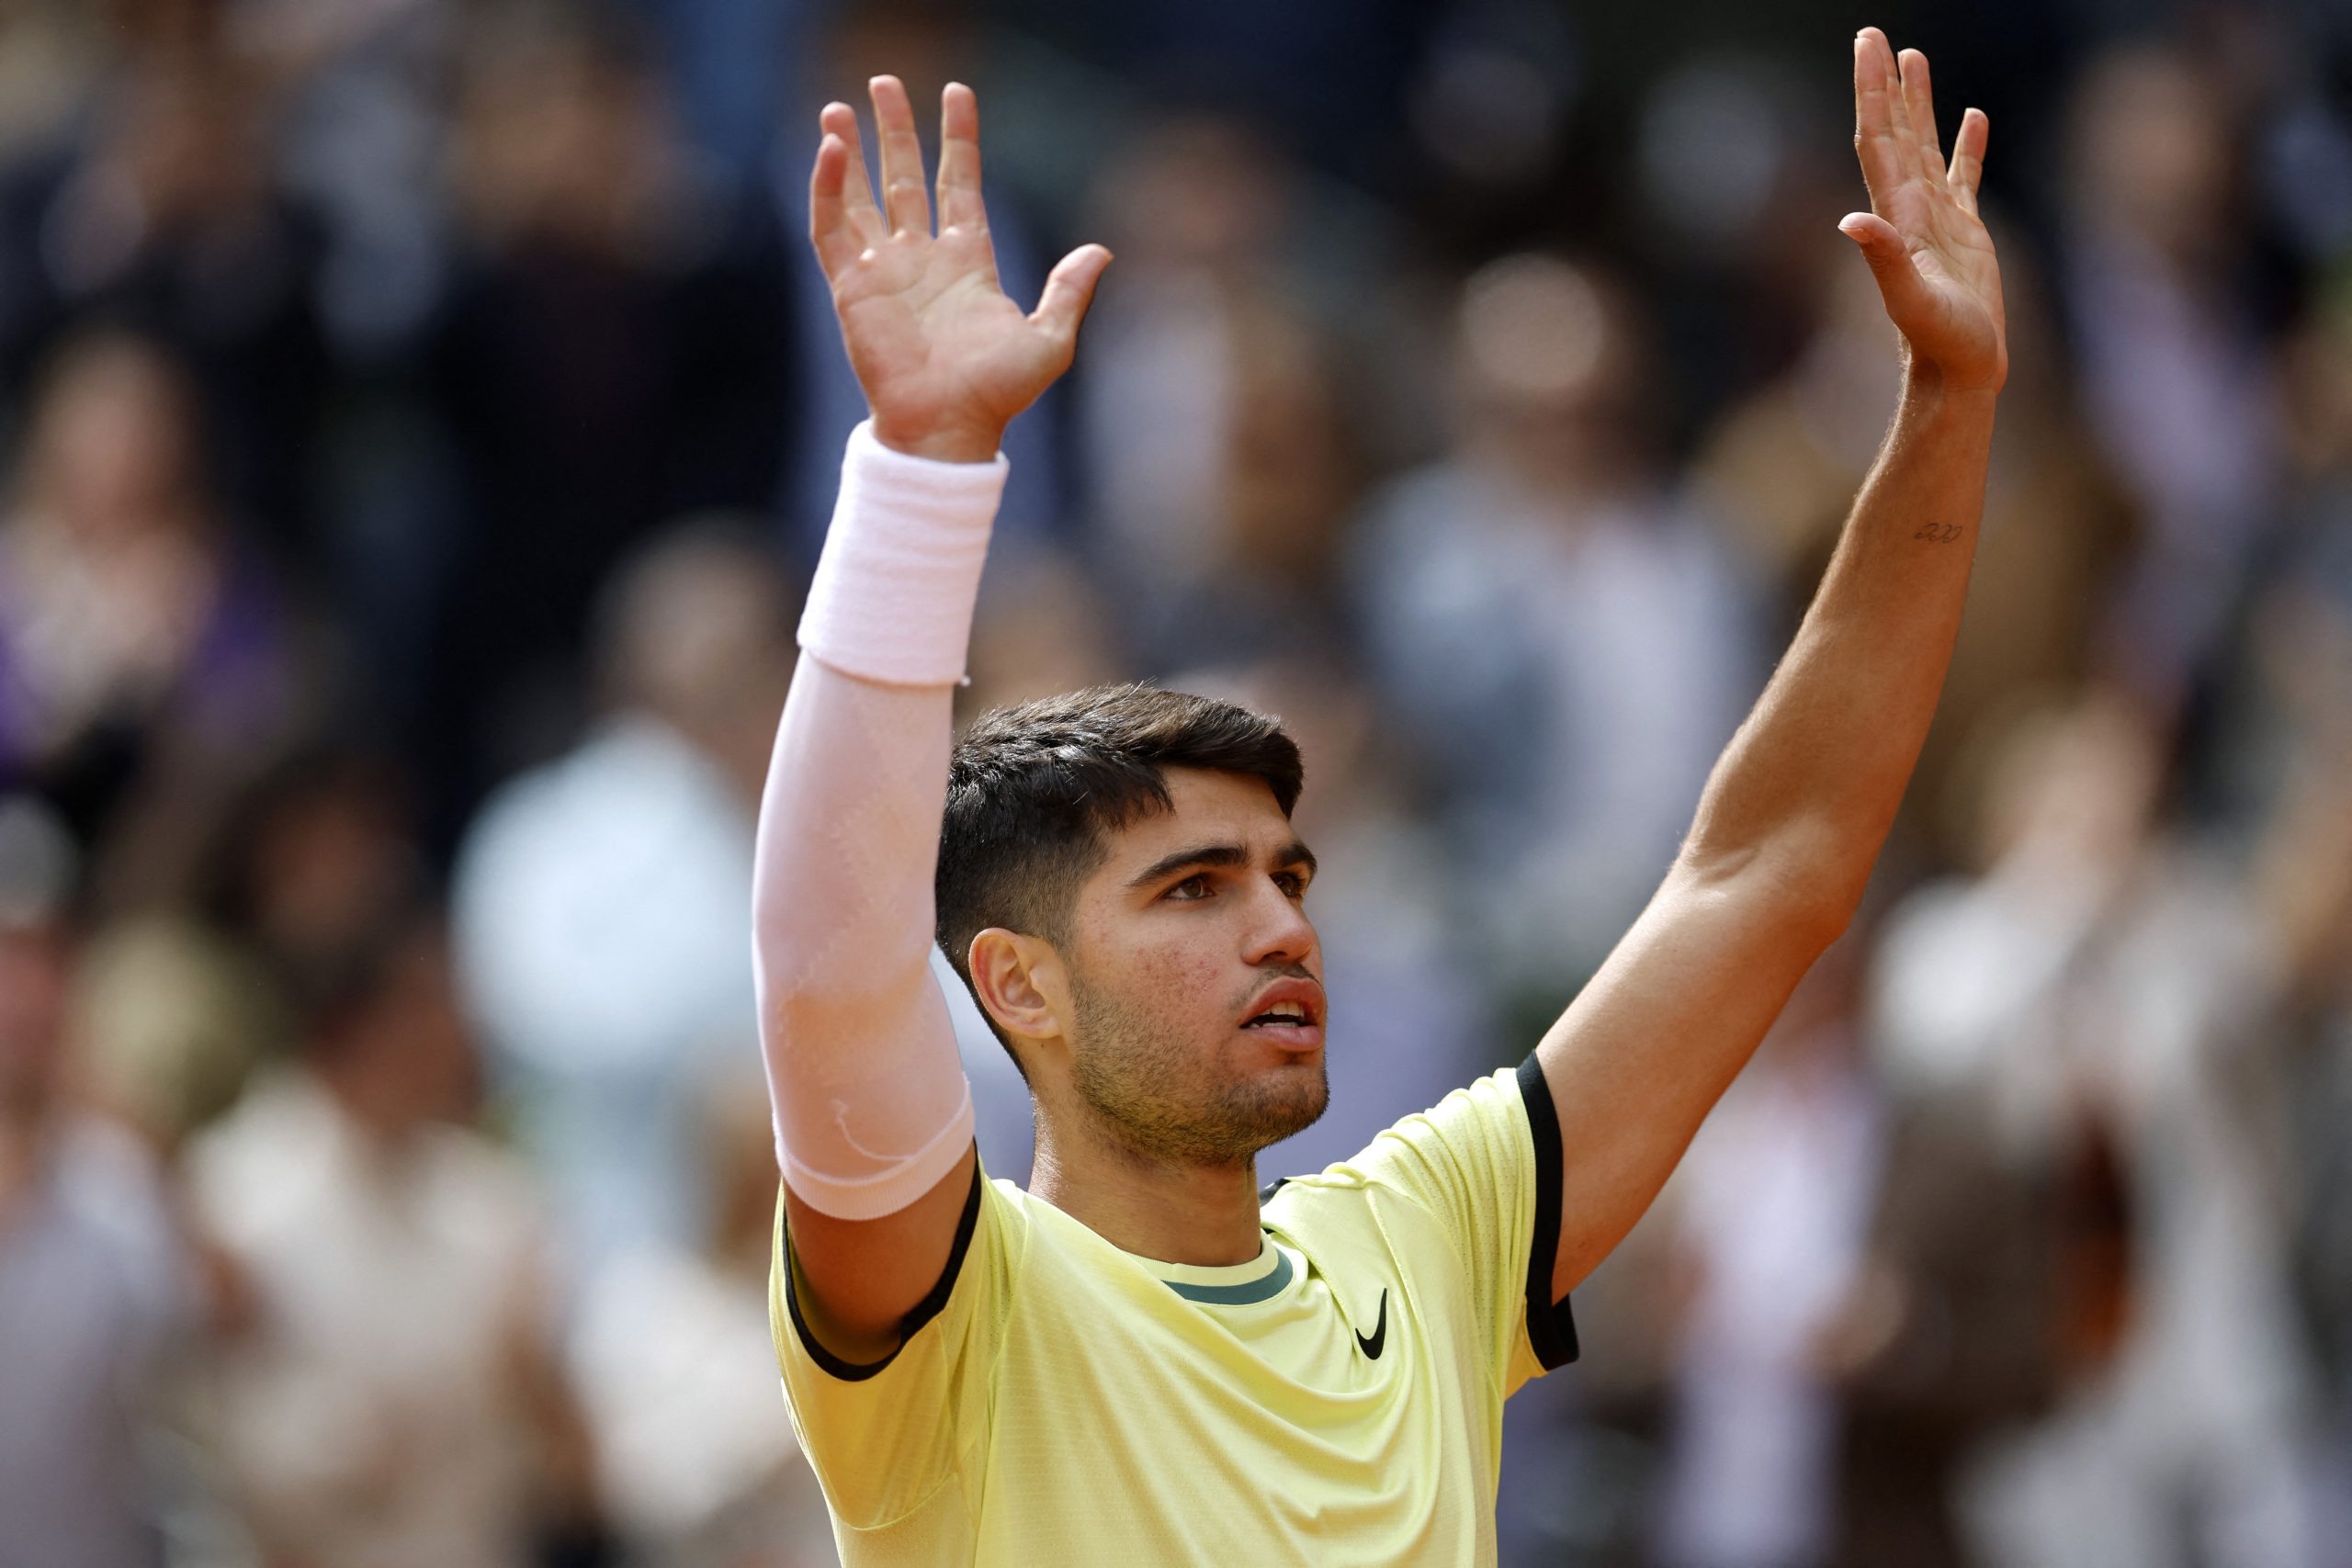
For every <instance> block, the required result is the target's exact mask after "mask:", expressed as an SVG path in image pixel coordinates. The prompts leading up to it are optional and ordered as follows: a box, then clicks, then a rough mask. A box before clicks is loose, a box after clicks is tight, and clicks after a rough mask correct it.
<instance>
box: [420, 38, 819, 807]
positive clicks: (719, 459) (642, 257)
mask: <svg viewBox="0 0 2352 1568" xmlns="http://www.w3.org/2000/svg"><path fill="white" fill-rule="evenodd" d="M464 64H465V69H464V72H463V74H462V78H461V81H460V84H459V96H458V109H457V118H456V125H455V133H454V137H453V150H454V166H453V173H452V177H453V185H454V188H455V192H456V197H457V206H458V214H459V218H460V220H461V228H462V236H463V239H462V243H463V250H462V254H461V260H460V264H459V267H458V275H457V278H456V281H455V284H454V286H453V289H452V292H451V296H450V299H449V301H448V304H447V310H446V312H445V315H444V318H443V319H442V321H440V322H439V323H438V325H437V327H436V328H435V342H434V344H433V347H432V366H433V368H432V375H431V387H430V394H431V398H432V401H433V404H434V407H435V410H436V411H437V412H438V413H439V415H440V417H441V419H442V420H443V421H444V422H445V423H446V427H447V431H448V433H449V435H450V437H451V439H452V441H453V443H454V445H455V448H456V451H457V454H458V463H459V468H460V470H461V475H462V482H463V487H464V491H465V497H466V501H465V505H466V526H465V527H464V528H463V530H462V531H461V532H460V533H459V534H458V550H457V554H456V558H454V559H453V560H452V561H451V562H450V563H449V566H448V572H449V577H448V581H447V589H446V596H445V598H444V601H443V603H442V604H440V606H439V613H440V615H441V617H442V619H441V626H442V628H443V635H442V636H441V637H439V638H438V639H437V641H436V644H435V647H434V648H433V649H432V657H433V659H434V662H435V675H434V676H433V678H432V679H431V681H430V682H428V685H427V694H428V705H427V707H426V709H425V710H424V715H423V716H421V719H420V722H421V723H422V724H423V725H424V729H423V732H422V733H421V735H420V736H419V741H420V744H421V745H423V746H424V748H425V749H426V750H427V753H428V754H429V755H431V756H433V757H434V758H435V762H436V767H435V770H434V771H433V773H432V775H431V776H432V777H433V778H434V779H435V782H436V784H437V786H438V787H437V788H436V790H435V795H434V797H433V806H434V808H435V809H434V817H433V821H434V828H435V838H436V840H438V839H441V838H442V837H444V836H446V835H447V834H449V833H450V831H451V830H452V829H454V828H455V827H456V826H457V825H458V820H459V819H460V818H461V816H462V813H463V811H464V810H465V809H466V808H467V807H469V806H470V805H471V804H472V802H473V800H474V799H475V798H476V797H477V796H478V795H479V794H480V793H481V791H482V790H483V789H484V788H485V787H486V786H488V785H489V784H492V783H494V782H495V781H496V780H497V779H498V778H500V777H501V776H503V774H505V773H510V772H512V771H514V770H515V768H516V767H517V766H519V765H523V764H526V763H530V762H536V761H543V760H544V759H545V758H546V757H547V756H548V755H549V754H551V753H553V752H554V751H556V750H560V748H561V746H562V745H563V744H564V743H565V742H566V741H568V740H569V739H571V734H572V732H573V730H574V729H575V728H576V727H577V725H578V724H579V722H580V720H581V718H582V714H583V711H584V708H585V703H586V693H585V692H584V691H583V689H582V682H580V681H579V680H578V678H577V673H576V671H577V667H578V663H579V660H580V657H581V654H582V649H583V646H584V642H585V639H586V636H587V632H588V620H589V612H590V607H591V605H592V604H593V602H594V597H595V594H596V591H597V587H598V585H599V583H600V582H601V581H603V579H604V577H605V574H606V572H608V571H609V570H611V569H612V567H613V566H614V564H615V563H616V561H618V560H619V559H621V558H623V557H624V556H626V555H627V554H628V551H629V550H630V549H631V548H632V547H635V546H636V545H638V544H639V543H641V542H642V541H643V540H644V539H645V538H647V537H648V536H650V534H651V533H652V532H653V531H654V530H655V529H656V528H657V527H658V526H659V525H661V524H662V522H663V521H664V520H665V519H668V518H670V517H673V516H675V515H677V514H678V513H681V512H687V511H695V510H700V509H704V508H709V507H759V506H763V505H765V504H766V503H767V502H770V501H771V500H772V498H773V497H774V495H775V487H776V484H777V482H778V479H779V476H780V475H781V474H782V472H783V460H784V453H783V441H784V437H785V433H786V426H787V412H786V400H787V397H788V394H789V390H790V389H789V387H788V385H787V383H786V370H787V367H788V365H789V363H790V353H789V339H788V337H787V336H786V332H787V327H786V305H785V297H784V294H783V292H782V278H781V274H780V273H779V271H778V266H779V261H778V257H777V250H776V243H777V236H776V234H775V231H774V227H773V223H772V221H771V220H769V219H768V218H767V217H766V216H765V215H764V214H763V211H760V210H748V211H739V210H730V209H728V208H726V207H725V206H723V205H720V204H718V203H717V202H715V201H714V200H711V199H709V197H708V193H706V192H704V191H702V190H700V189H698V188H696V187H695V185H694V184H693V183H692V182H691V181H689V180H688V179H686V178H685V177H684V175H685V169H684V166H683V165H682V164H680V162H679V157H678V147H677V143H676V141H675V138H674V136H673V131H672V128H671V125H670V122H669V118H668V113H667V108H666V105H665V102H664V97H663V92H662V78H661V77H660V75H659V74H658V73H657V71H656V70H655V68H654V66H653V64H652V62H650V61H649V60H648V59H647V58H646V56H645V51H644V42H643V36H642V34H641V33H640V32H639V29H638V28H636V27H635V26H634V25H632V24H631V23H630V22H628V20H627V18H626V17H624V15H623V14H622V13H621V12H619V11H618V10H616V9H615V8H614V7H612V6H602V5H596V4H593V3H591V0H575V3H570V4H555V5H546V6H524V5H519V4H510V5H502V6H494V7H492V8H491V9H490V10H489V11H488V12H487V14H486V15H485V16H484V17H483V18H482V20H481V25H480V28H479V30H478V31H477V32H476V34H475V35H474V36H473V37H472V38H471V39H469V45H468V51H467V53H466V55H465V60H464Z"/></svg>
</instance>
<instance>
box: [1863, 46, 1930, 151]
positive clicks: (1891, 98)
mask: <svg viewBox="0 0 2352 1568" xmlns="http://www.w3.org/2000/svg"><path fill="white" fill-rule="evenodd" d="M1862 31H1863V33H1864V34H1865V35H1867V36H1868V37H1869V38H1870V39H1871V43H1872V45H1873V46H1874V47H1875V48H1876V49H1877V51H1878V57H1879V70H1880V71H1881V72H1882V73H1883V77H1882V79H1883V81H1884V82H1885V84H1886V112H1887V118H1888V119H1889V120H1890V121H1892V124H1891V125H1890V126H1889V128H1888V133H1889V134H1890V135H1891V136H1892V137H1893V138H1894V158H1895V163H1896V164H1897V165H1898V166H1899V167H1900V168H1901V169H1902V171H1903V177H1904V178H1905V179H1906V180H1907V179H1914V178H1917V175H1918V174H1919V133H1918V132H1917V131H1916V130H1912V129H1911V106H1910V105H1908V104H1906V103H1905V102H1904V101H1903V73H1902V71H1901V69H1900V68H1899V66H1898V65H1897V63H1896V62H1895V58H1894V45H1893V44H1891V43H1889V42H1887V41H1886V35H1885V34H1884V33H1883V32H1881V31H1879V30H1878V29H1877V28H1863V29H1862Z"/></svg>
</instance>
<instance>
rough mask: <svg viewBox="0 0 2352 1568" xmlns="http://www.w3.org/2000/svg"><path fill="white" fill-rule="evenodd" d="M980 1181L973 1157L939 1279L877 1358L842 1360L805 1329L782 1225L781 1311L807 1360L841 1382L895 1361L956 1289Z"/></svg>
mask: <svg viewBox="0 0 2352 1568" xmlns="http://www.w3.org/2000/svg"><path fill="white" fill-rule="evenodd" d="M980 1180H981V1177H980V1162H979V1161H978V1160H977V1159H976V1160H974V1161H973V1162H972V1193H971V1196H970V1197H968V1198H967V1199H965V1200H964V1217H963V1218H962V1219H960V1220H958V1221H956V1240H955V1243H954V1244H953V1245H952V1246H950V1247H948V1249H947V1265H946V1267H945V1268H944V1269H941V1270H940V1271H939V1282H938V1283H937V1284H935V1285H933V1286H932V1288H931V1292H930V1294H928V1295H926V1296H924V1297H923V1299H922V1300H921V1301H919V1302H917V1303H915V1304H914V1305H913V1306H912V1307H911V1308H910V1309H909V1310H908V1313H907V1315H906V1316H904V1317H902V1318H900V1319H899V1343H898V1346H897V1348H895V1349H893V1350H892V1351H891V1352H890V1353H889V1354H888V1355H887V1356H885V1357H883V1358H882V1359H880V1360H878V1361H845V1360H843V1359H842V1358H840V1357H839V1356H836V1355H834V1354H833V1353H832V1352H831V1350H828V1349H826V1348H824V1347H823V1346H822V1345H820V1344H819V1343H818V1342H817V1337H816V1336H815V1335H814V1334H812V1333H810V1332H809V1320H808V1319H807V1318H805V1317H802V1316H801V1315H800V1294H799V1292H797V1291H796V1290H794V1289H793V1288H792V1277H793V1275H794V1274H795V1273H796V1272H797V1268H796V1266H795V1264H794V1262H793V1259H792V1252H791V1249H792V1235H791V1228H790V1226H788V1225H787V1226H786V1235H785V1238H784V1245H785V1259H784V1306H785V1311H786V1313H788V1314H790V1315H791V1317H792V1332H793V1333H794V1334H795V1335H797V1336H798V1337H799V1339H800V1348H802V1349H804V1350H806V1351H808V1352H809V1359H810V1360H812V1361H814V1362H816V1363H817V1365H818V1367H819V1368H820V1369H821V1370H822V1371H826V1372H829V1373H831V1375H832V1376H834V1377H837V1378H839V1379H841V1380H842V1382H865V1380H866V1379H867V1378H870V1377H872V1376H873V1375H874V1374H875V1373H876V1372H878V1371H881V1370H882V1369H883V1368H885V1367H887V1366H888V1365H889V1364H890V1363H891V1362H893V1361H895V1360H897V1359H899V1350H903V1349H905V1348H907V1341H908V1340H910V1339H912V1338H913V1337H915V1333H916V1331H917V1330H919V1329H921V1328H922V1325H924V1324H926V1323H929V1322H930V1321H931V1320H932V1319H933V1318H934V1317H937V1316H938V1315H939V1314H941V1313H942V1312H943V1311H944V1310H945V1309H946V1306H947V1298H948V1296H949V1295H951V1294H952V1293H954V1292H955V1289H956V1276H957V1275H958V1274H961V1273H962V1272H963V1271H964V1254H966V1253H967V1252H969V1251H970V1250H971V1248H972V1233H973V1231H975V1230H976V1229H978V1226H979V1223H980Z"/></svg>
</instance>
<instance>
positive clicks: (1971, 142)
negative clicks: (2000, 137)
mask: <svg viewBox="0 0 2352 1568" xmlns="http://www.w3.org/2000/svg"><path fill="white" fill-rule="evenodd" d="M1992 130H1993V127H1992V124H1991V122H1990V121H1988V120H1987V119H1986V118H1985V111H1984V110H1983V109H1970V110H1969V111H1968V112H1967V113H1966V114H1963V115H1962V116H1961V117H1960V134H1959V135H1957V136H1955V137H1953V138H1952V139H1951V176H1950V178H1949V181H1948V183H1949V184H1950V185H1951V194H1952V197H1953V198H1954V199H1955V200H1957V201H1958V202H1959V203H1960V205H1961V206H1962V208H1964V209H1967V210H1968V211H1970V212H1972V213H1973V212H1974V211H1975V210H1976V187H1977V186H1978V184H1979V183H1980V182H1982V181H1983V179H1984V178H1985V139H1986V138H1987V137H1988V136H1990V135H1991V134H1992Z"/></svg>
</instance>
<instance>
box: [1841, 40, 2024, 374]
mask: <svg viewBox="0 0 2352 1568" xmlns="http://www.w3.org/2000/svg"><path fill="white" fill-rule="evenodd" d="M1989 129H1990V127H1989V125H1988V124H1987V122H1986V120H1985V113H1984V111H1983V110H1982V109H1970V110H1969V111H1968V112H1967V113H1966V114H1965V115H1963V116H1962V117H1961V122H1960V133H1959V134H1958V135H1957V136H1956V137H1954V138H1953V141H1952V152H1951V162H1950V164H1946V162H1945V160H1944V154H1943V148H1942V144H1941V143H1940V142H1939V141H1938V139H1937V136H1936V105H1935V97H1934V94H1933V92H1932V91H1931V89H1930V87H1929V84H1928V57H1927V56H1926V55H1924V54H1922V53H1920V52H1919V51H1917V50H1916V49H1906V50H1905V51H1903V53H1902V56H1901V57H1900V59H1899V61H1898V59H1897V57H1896V55H1895V53H1894V50H1893V48H1892V47H1891V46H1890V45H1889V44H1888V43H1887V41H1886V35H1885V34H1884V33H1883V32H1881V31H1879V30H1878V28H1863V29H1862V30H1861V32H1860V34H1859V35H1858V36H1857V37H1856V38H1855V39H1854V152H1855V154H1856V155H1857V156H1858V157H1859V158H1860V160H1861V164H1862V178H1863V180H1864V182H1865V183H1866V184H1868V185H1869V186H1870V193H1871V210H1870V211H1869V212H1866V213H1863V212H1858V213H1853V214H1849V216H1848V217H1847V218H1846V220H1844V221H1843V222H1841V223H1840V224H1839V225H1838V227H1839V228H1840V229H1842V230H1843V231H1845V232H1846V234H1847V236H1848V237H1849V238H1850V239H1851V240H1853V241H1854V243H1856V244H1858V245H1860V246H1861V248H1862V254H1863V255H1864V257H1865V258H1867V259H1868V260H1869V262H1870V265H1871V272H1872V273H1873V274H1875V275H1876V276H1877V278H1878V286H1879V293H1880V296H1881V297H1882V298H1883V299H1884V300H1885V302H1886V313H1887V314H1888V315H1889V316H1890V317H1892V318H1893V319H1894V324H1895V326H1896V327H1898V328H1899V329H1901V331H1902V333H1903V335H1904V337H1905V339H1907V340H1908V341H1909V343H1910V344H1911V349H1912V353H1913V355H1915V357H1916V358H1917V360H1921V361H1925V362H1926V363H1928V364H1930V365H1932V366H1934V367H1936V368H1937V369H1938V370H1939V371H1941V372H1942V373H1943V376H1944V378H1945V381H1946V384H1947V385H1949V386H1951V387H1954V388H1959V389H1972V390H1973V389H1983V390H1997V389H1999V387H2000V385H2001V383H2002V381H2003V380H2004V379H2006V378H2007V375H2008V366H2009V353H2008V336H2007V333H2008V321H2007V315H2006V313H2005V312H2004V310H2003V309H2002V305H2001V269H2000V265H1999V263H1998V262H1997V261H1996V259H1995V257H1994V254H1993V240H1992V236H1991V235H1989V234H1988V233H1986V232H1985V223H1984V220H1982V219H1980V218H1979V217H1978V216H1977V214H1976V186H1977V182H1978V180H1979V179H1981V178H1982V177H1983V175H1984V172H1985V135H1986V133H1987V131H1988V130H1989Z"/></svg>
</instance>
